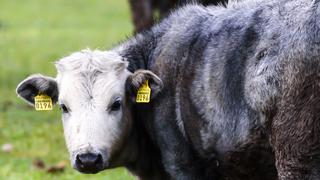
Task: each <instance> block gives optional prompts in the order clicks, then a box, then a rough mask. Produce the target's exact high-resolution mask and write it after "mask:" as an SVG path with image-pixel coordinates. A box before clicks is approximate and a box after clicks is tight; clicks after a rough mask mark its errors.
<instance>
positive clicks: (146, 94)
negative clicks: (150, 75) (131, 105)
mask: <svg viewBox="0 0 320 180" xmlns="http://www.w3.org/2000/svg"><path fill="white" fill-rule="evenodd" d="M150 96H151V89H150V87H149V83H148V80H147V81H146V82H145V83H143V84H142V85H141V87H140V88H139V89H138V92H137V97H136V102H137V103H149V102H150Z"/></svg>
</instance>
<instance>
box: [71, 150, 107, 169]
mask: <svg viewBox="0 0 320 180" xmlns="http://www.w3.org/2000/svg"><path fill="white" fill-rule="evenodd" d="M76 164H77V165H79V166H80V167H81V168H92V167H95V166H98V165H101V164H102V155H101V154H94V153H86V154H78V155H77V156H76Z"/></svg>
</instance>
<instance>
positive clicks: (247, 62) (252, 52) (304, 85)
mask: <svg viewBox="0 0 320 180" xmlns="http://www.w3.org/2000/svg"><path fill="white" fill-rule="evenodd" d="M319 7H320V2H318V1H311V0H310V1H305V0H292V1H287V0H286V1H285V0H280V1H277V0H267V1H262V0H258V1H253V0H247V1H244V2H239V3H229V4H228V6H227V7H226V8H224V7H203V6H198V5H190V6H186V7H184V8H182V9H180V10H178V11H176V12H175V13H173V14H172V15H171V16H170V17H168V18H166V19H165V20H164V21H163V22H161V23H160V24H159V25H156V26H154V27H153V28H152V29H151V30H150V31H147V32H144V33H142V34H138V35H137V36H135V37H134V38H132V39H131V40H128V41H127V42H125V43H123V44H121V45H119V46H118V47H116V48H114V49H112V50H110V51H106V53H108V52H110V53H111V52H112V53H113V54H114V53H115V54H117V56H118V55H119V56H120V57H121V58H116V59H120V60H119V63H120V62H121V61H125V62H126V63H128V66H127V70H126V71H125V73H126V74H128V75H127V76H126V77H128V78H127V80H126V85H125V87H126V90H125V92H126V94H125V97H126V98H127V100H126V101H125V105H124V107H123V109H129V110H128V112H127V113H125V116H126V117H127V116H129V117H130V118H129V119H130V120H128V121H130V123H125V124H126V125H127V126H130V128H124V127H122V130H123V131H126V132H125V133H120V134H121V143H115V144H116V145H117V148H116V150H113V151H112V153H108V156H102V158H103V159H104V160H103V162H104V161H105V159H106V158H109V159H110V160H109V163H108V165H104V166H103V167H101V168H100V166H99V168H100V169H98V171H100V170H102V169H105V168H111V167H117V166H125V167H127V168H128V169H129V170H130V171H131V172H133V173H134V174H136V175H137V176H139V177H140V178H141V179H170V178H171V179H246V180H247V179H259V180H260V179H286V180H287V179H288V180H289V179H319V178H320V174H319V167H320V166H319V163H318V162H319V158H320V138H319V135H320V132H319V131H320V129H319V127H320V121H319V116H318V114H319V113H318V112H320V111H319V110H320V109H319V107H320V106H319V105H320V99H319V97H318V94H319V93H320V92H319V91H320V90H319V89H320V87H319V86H320V83H319V82H320V81H319V80H320V79H319V72H320V71H319V70H320V59H319V52H320V51H319V50H320V46H319V40H320V33H319V32H320V31H319V30H320V28H319V20H318V17H319V14H320V9H319ZM98 54H99V53H98ZM96 56H97V54H96V53H95V52H89V55H86V56H84V55H83V57H82V58H78V60H76V61H79V62H81V61H80V60H79V59H85V60H83V61H84V62H91V61H93V60H92V59H94V58H93V57H96ZM122 58H123V60H122ZM73 59H74V58H73ZM70 62H71V61H70ZM93 62H94V61H93ZM58 64H59V63H58ZM84 67H87V66H84ZM115 67H117V66H115ZM121 67H122V66H121ZM115 69H119V68H115ZM120 69H122V68H120ZM108 72H109V71H108ZM115 72H116V73H115V74H119V72H122V70H121V71H119V70H117V71H115ZM151 72H152V73H151ZM60 73H61V72H60ZM153 73H154V74H153ZM102 74H103V73H102ZM121 77H122V76H121ZM119 79H120V78H119ZM122 79H123V78H122ZM160 79H161V81H160ZM145 80H149V83H150V88H151V89H152V92H151V94H152V97H151V98H152V100H151V102H150V103H146V104H139V103H135V100H134V99H135V95H136V93H137V89H138V87H139V86H140V85H141V84H142V83H143V82H144V81H145ZM110 81H111V80H110ZM26 82H27V81H25V82H23V83H22V84H21V85H20V86H19V87H20V88H19V87H18V90H17V91H18V93H19V94H20V95H21V96H22V97H27V98H28V97H29V96H26V95H24V91H23V90H24V84H27V85H28V83H26ZM50 82H51V81H50ZM121 82H122V83H123V80H122V81H121ZM59 84H60V86H61V83H60V82H59V80H58V87H59ZM21 86H22V88H21ZM122 86H123V85H122ZM122 86H121V87H122ZM25 87H29V86H25ZM132 87H134V88H132ZM41 88H43V86H41ZM41 91H42V92H43V91H44V92H46V91H47V92H48V93H47V94H49V93H50V92H51V91H48V90H47V89H42V90H41ZM26 92H30V91H26ZM123 96H124V95H123ZM59 97H60V96H59ZM93 97H94V96H93ZM25 99H26V98H25ZM123 114H124V113H123ZM128 114H129V115H128ZM124 122H127V121H124ZM128 124H129V125H128ZM127 126H126V127H127ZM118 128H119V127H118V126H117V129H118ZM112 131H114V130H112ZM80 132H81V130H80ZM101 133H102V132H101ZM123 134H125V135H123ZM119 136H120V135H119ZM108 139H109V138H108ZM95 141H96V140H95ZM101 141H103V139H101ZM88 142H89V143H88V144H89V146H81V147H82V149H81V151H82V152H84V151H85V152H91V151H93V150H92V149H95V148H94V143H93V141H92V142H91V141H90V140H88ZM90 143H91V144H90ZM67 144H68V143H67ZM98 146H99V148H100V149H101V148H106V149H115V148H110V147H109V146H110V145H109V146H107V145H105V146H100V145H99V143H98V145H97V147H98ZM72 147H73V146H72ZM74 147H78V146H74ZM83 147H85V148H83ZM99 148H98V149H99ZM83 149H84V150H83ZM96 149H97V148H96ZM69 150H70V148H69ZM96 151H97V150H96ZM96 151H94V152H96ZM109 151H111V150H109ZM72 152H75V151H72ZM99 152H100V153H103V152H104V151H99ZM71 155H73V154H72V153H71ZM111 155H112V157H111ZM91 156H92V155H91ZM100 159H101V158H99V159H95V162H96V161H98V160H99V161H100ZM80 160H81V159H80ZM80 160H79V158H78V156H77V157H76V160H75V161H80ZM90 163H91V161H90V162H89V165H90V168H92V166H91V164H92V163H91V164H90ZM80 165H81V164H80ZM79 167H81V166H79ZM79 167H78V168H77V169H78V170H79V169H80V171H81V168H79ZM90 168H89V169H90ZM90 172H95V171H90Z"/></svg>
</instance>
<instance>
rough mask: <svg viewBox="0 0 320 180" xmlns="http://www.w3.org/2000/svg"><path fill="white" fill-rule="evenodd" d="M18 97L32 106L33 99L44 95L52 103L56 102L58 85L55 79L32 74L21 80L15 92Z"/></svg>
mask: <svg viewBox="0 0 320 180" xmlns="http://www.w3.org/2000/svg"><path fill="white" fill-rule="evenodd" d="M16 92H17V94H18V96H19V97H21V98H22V99H24V100H25V101H26V102H27V103H29V104H31V105H34V97H35V96H37V95H38V94H39V93H44V94H46V95H48V96H50V97H51V99H52V102H53V103H56V102H57V101H58V95H59V93H58V85H57V82H56V80H55V79H53V78H51V77H46V76H43V75H41V74H34V75H31V76H29V77H28V78H26V79H25V80H23V81H22V82H21V83H20V84H19V85H18V87H17V90H16Z"/></svg>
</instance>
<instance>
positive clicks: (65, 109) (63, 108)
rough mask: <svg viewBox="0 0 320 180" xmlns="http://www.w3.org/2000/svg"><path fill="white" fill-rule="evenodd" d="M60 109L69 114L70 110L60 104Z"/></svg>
mask: <svg viewBox="0 0 320 180" xmlns="http://www.w3.org/2000/svg"><path fill="white" fill-rule="evenodd" d="M60 109H61V111H62V112H63V113H68V112H69V109H68V108H67V107H66V105H64V104H60Z"/></svg>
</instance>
